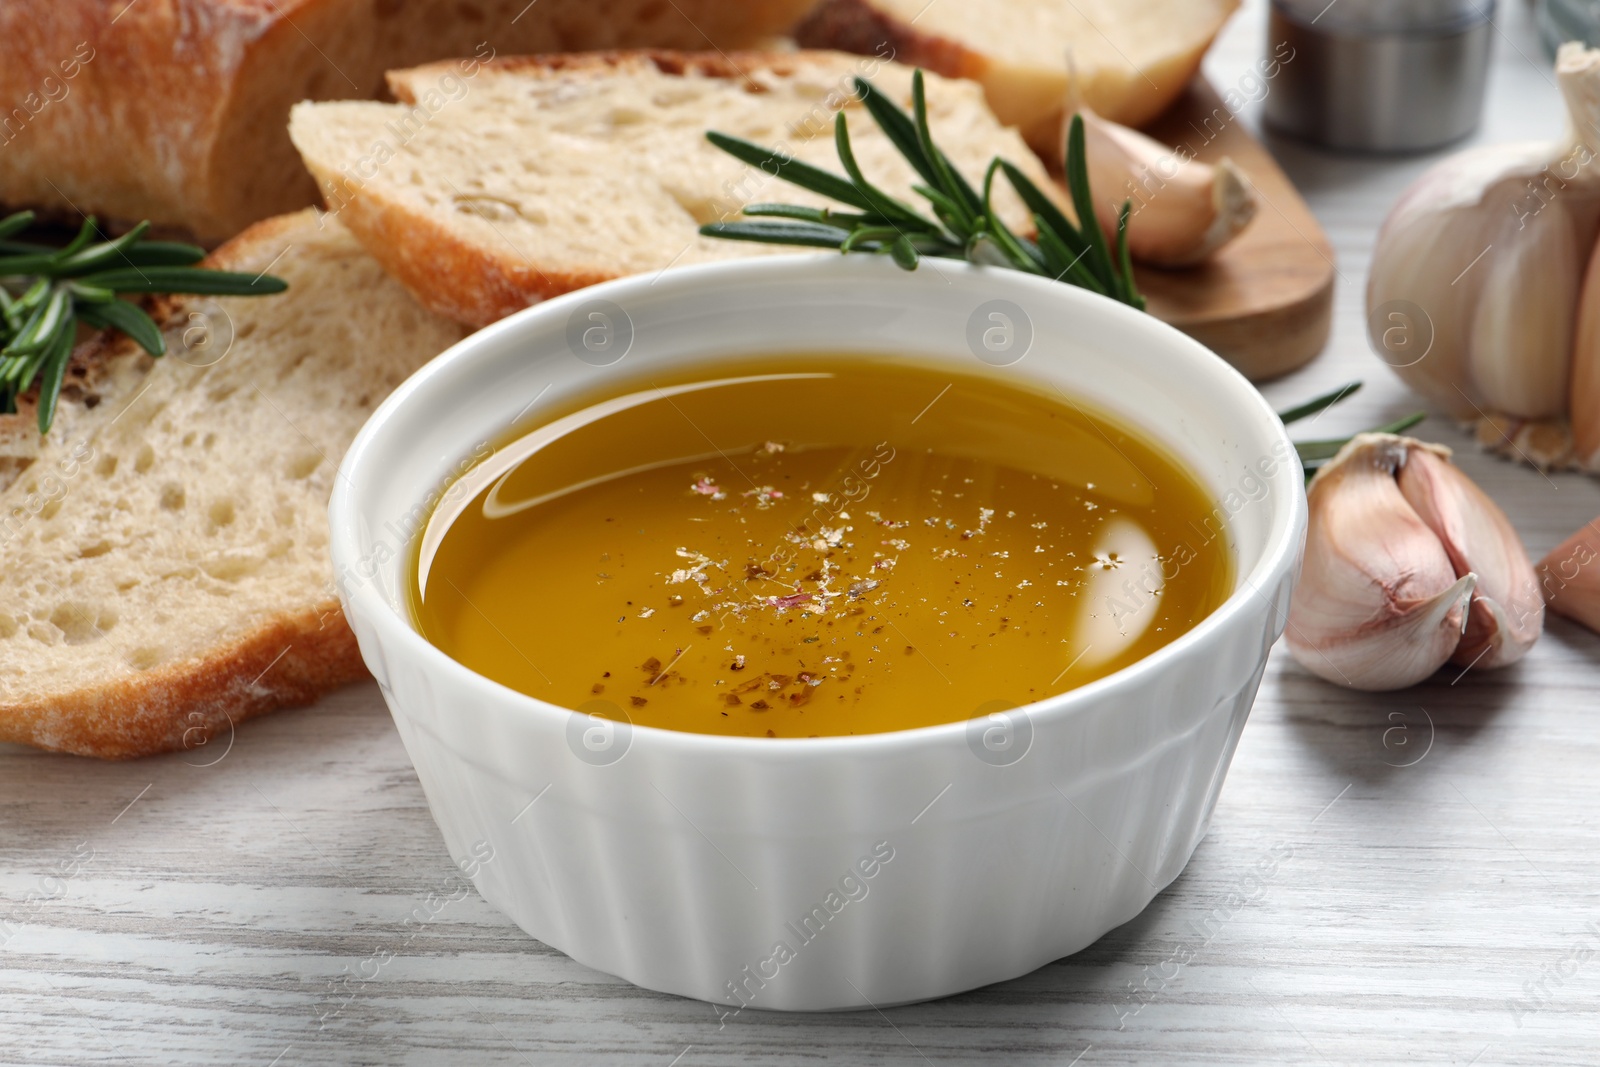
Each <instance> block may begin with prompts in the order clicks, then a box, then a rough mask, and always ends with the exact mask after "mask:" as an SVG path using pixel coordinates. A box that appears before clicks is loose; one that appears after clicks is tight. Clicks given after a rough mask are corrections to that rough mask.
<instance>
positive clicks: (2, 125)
mask: <svg viewBox="0 0 1600 1067" xmlns="http://www.w3.org/2000/svg"><path fill="white" fill-rule="evenodd" d="M812 2H814V0H667V2H663V0H537V3H535V2H532V0H5V2H4V3H0V109H3V111H0V205H10V206H13V207H35V208H43V209H53V210H55V211H57V212H59V213H61V214H64V215H71V216H74V217H75V216H77V215H78V214H81V213H95V214H98V215H100V216H101V217H102V218H103V219H105V218H109V219H113V220H123V221H138V220H139V219H145V218H148V219H151V220H153V221H155V222H156V223H157V224H158V225H160V226H162V227H164V228H167V229H176V230H182V231H185V232H187V233H189V234H191V235H192V236H194V237H196V238H198V239H200V240H201V241H202V242H204V243H206V244H212V243H215V242H217V241H220V240H222V239H225V238H227V237H230V236H232V235H233V234H235V233H237V232H238V231H239V230H240V229H242V228H243V227H244V226H246V225H247V224H249V223H251V222H254V221H256V220H258V219H262V218H266V217H268V216H270V215H274V214H278V213H280V212H284V211H289V210H292V209H294V208H298V207H304V206H307V205H309V204H311V203H313V202H314V201H315V198H316V189H315V187H314V186H313V185H312V184H311V180H310V178H308V177H307V176H306V174H305V171H304V169H303V168H302V167H301V166H300V163H299V160H298V159H297V158H296V156H295V153H294V149H293V148H291V147H290V145H289V139H288V137H287V136H286V134H285V133H284V124H285V122H286V121H287V119H288V114H289V107H290V105H291V104H294V103H295V102H297V101H300V100H305V99H313V100H329V99H341V98H356V99H364V98H369V97H375V96H379V95H381V93H382V91H383V72H384V71H386V70H389V69H392V68H395V67H404V66H409V65H412V64H416V63H424V62H427V61H430V60H435V59H445V58H456V57H466V58H465V59H463V60H462V61H461V63H460V66H459V69H458V73H459V74H460V76H461V77H463V78H465V79H467V80H468V82H470V80H471V76H472V73H473V72H474V71H475V70H476V69H477V64H478V63H479V62H480V61H481V60H482V59H484V58H486V57H488V56H492V55H494V54H495V53H496V52H500V53H514V52H564V51H574V50H581V49H592V48H622V47H636V46H657V47H665V48H721V49H733V48H740V47H750V46H752V45H754V44H756V43H758V42H760V41H762V40H763V39H765V38H766V37H768V36H769V35H771V34H775V33H781V32H784V31H786V30H787V29H788V28H789V27H791V26H792V25H793V24H794V22H795V21H796V20H797V19H798V18H799V17H800V16H801V15H803V14H804V12H805V11H806V10H807V9H808V8H809V6H810V5H811V3H812Z"/></svg>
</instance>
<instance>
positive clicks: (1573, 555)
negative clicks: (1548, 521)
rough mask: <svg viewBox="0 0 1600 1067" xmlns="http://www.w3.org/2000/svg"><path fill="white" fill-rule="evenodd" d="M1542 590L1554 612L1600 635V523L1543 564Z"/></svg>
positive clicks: (1564, 544) (1577, 535)
mask: <svg viewBox="0 0 1600 1067" xmlns="http://www.w3.org/2000/svg"><path fill="white" fill-rule="evenodd" d="M1539 589H1540V591H1541V592H1542V593H1543V594H1544V601H1545V604H1546V605H1548V606H1549V608H1550V610H1551V611H1553V612H1555V613H1556V614H1557V615H1565V616H1566V617H1567V618H1569V619H1572V620H1573V621H1574V622H1578V623H1582V624H1583V625H1584V626H1587V627H1588V628H1589V629H1591V630H1593V631H1595V632H1596V633H1600V519H1596V520H1595V521H1594V522H1591V523H1589V525H1587V526H1585V527H1584V528H1583V529H1581V530H1579V531H1578V532H1577V533H1575V534H1573V535H1572V536H1571V537H1569V538H1567V539H1566V540H1565V541H1563V542H1561V544H1559V545H1557V546H1556V547H1555V549H1553V550H1552V551H1551V553H1550V554H1549V555H1548V556H1546V557H1545V558H1544V559H1543V560H1541V561H1540V562H1539Z"/></svg>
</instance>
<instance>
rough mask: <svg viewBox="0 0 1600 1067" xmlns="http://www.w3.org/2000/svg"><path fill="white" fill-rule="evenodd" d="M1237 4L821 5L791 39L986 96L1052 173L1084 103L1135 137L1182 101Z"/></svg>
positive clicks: (852, 0) (918, 0)
mask: <svg viewBox="0 0 1600 1067" xmlns="http://www.w3.org/2000/svg"><path fill="white" fill-rule="evenodd" d="M1238 6H1239V0H1139V2H1137V3H1136V2H1133V0H960V2H959V3H932V4H930V3H928V2H927V0H823V2H822V3H821V4H820V6H818V7H817V8H815V9H814V10H813V11H812V13H811V15H810V16H809V17H808V18H807V19H806V21H805V22H803V23H801V25H800V26H799V28H798V29H797V30H796V31H795V35H796V37H797V38H798V39H799V41H800V43H801V44H802V45H804V46H806V47H809V48H839V49H843V50H845V51H848V52H859V53H862V54H864V55H892V56H893V57H894V58H895V59H897V60H898V61H900V62H901V63H910V64H913V65H916V66H921V67H926V68H928V69H929V70H936V71H938V72H939V73H940V74H944V75H947V76H949V77H952V78H973V79H975V80H977V81H979V82H981V83H982V84H983V87H984V91H985V92H986V93H987V95H988V98H989V106H990V107H992V108H993V109H994V113H995V114H996V115H998V116H999V117H1000V121H1002V122H1004V123H1005V124H1006V125H1008V126H1016V127H1018V128H1019V129H1021V130H1022V132H1023V134H1024V135H1025V136H1026V137H1027V138H1028V143H1029V144H1031V145H1033V146H1034V148H1035V149H1036V150H1037V151H1038V152H1039V154H1040V155H1041V156H1043V157H1044V158H1045V159H1048V160H1050V161H1051V162H1052V165H1058V164H1057V162H1056V161H1058V160H1059V159H1060V157H1061V154H1062V148H1063V141H1062V138H1061V121H1062V117H1063V114H1064V111H1065V109H1066V106H1067V101H1068V99H1069V98H1070V97H1071V95H1072V91H1073V88H1074V82H1075V84H1076V90H1077V92H1078V94H1079V97H1078V98H1079V99H1081V100H1082V102H1083V103H1085V104H1087V105H1088V106H1089V107H1091V108H1093V109H1094V111H1095V112H1096V113H1097V114H1099V115H1101V116H1103V117H1105V118H1107V119H1110V120H1111V121H1112V122H1118V123H1121V124H1122V125H1124V126H1142V125H1144V124H1145V123H1147V122H1149V121H1151V120H1152V119H1154V118H1155V117H1156V116H1157V115H1159V114H1161V113H1162V112H1163V111H1165V110H1166V109H1167V108H1168V107H1169V106H1170V105H1171V104H1172V102H1173V101H1174V100H1176V99H1177V98H1178V97H1179V96H1180V95H1182V93H1183V91H1184V89H1185V88H1187V87H1188V85H1189V81H1190V80H1191V79H1192V78H1193V77H1194V75H1195V72H1196V71H1198V70H1199V69H1200V60H1201V59H1202V58H1203V57H1204V56H1205V52H1206V49H1207V48H1209V47H1210V46H1211V41H1212V39H1213V38H1215V37H1216V35H1217V32H1218V31H1219V30H1221V29H1222V26H1223V24H1224V23H1225V22H1227V21H1228V16H1230V15H1231V14H1233V12H1234V10H1235V9H1236V8H1237V7H1238Z"/></svg>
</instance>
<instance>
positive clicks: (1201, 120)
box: [1136, 77, 1336, 381]
mask: <svg viewBox="0 0 1600 1067" xmlns="http://www.w3.org/2000/svg"><path fill="white" fill-rule="evenodd" d="M1145 132H1146V133H1148V134H1150V136H1152V137H1154V138H1156V139H1157V140H1159V141H1162V142H1164V143H1166V144H1170V145H1172V146H1174V147H1179V146H1185V147H1187V148H1188V149H1189V151H1191V152H1193V153H1194V156H1195V158H1197V159H1199V160H1201V161H1202V162H1206V163H1215V162H1216V161H1217V160H1219V159H1221V158H1223V157H1224V156H1226V157H1228V158H1229V159H1232V160H1233V162H1234V165H1235V166H1237V167H1238V168H1239V169H1240V170H1242V171H1243V172H1244V173H1245V175H1246V176H1248V177H1249V179H1250V182H1251V184H1252V185H1253V186H1254V187H1255V190H1256V195H1257V198H1258V200H1259V207H1258V209H1257V211H1256V217H1255V218H1254V219H1253V220H1252V221H1251V223H1250V226H1249V228H1248V229H1246V230H1245V231H1244V232H1243V233H1242V234H1240V235H1239V236H1238V237H1237V238H1236V239H1235V240H1234V241H1233V242H1232V243H1230V244H1229V245H1228V246H1227V247H1226V248H1223V249H1222V250H1221V251H1220V252H1218V253H1217V254H1216V255H1214V256H1212V257H1211V258H1210V259H1209V260H1207V261H1206V262H1205V263H1202V264H1200V265H1199V266H1197V267H1191V268H1188V269H1185V270H1158V269H1156V268H1152V267H1139V268H1137V269H1136V273H1137V276H1138V280H1139V288H1140V291H1141V292H1143V293H1144V295H1145V297H1146V298H1147V299H1148V301H1149V310H1150V312H1151V313H1152V314H1154V315H1155V316H1156V317H1157V318H1160V319H1162V320H1163V321H1165V322H1170V323H1171V324H1172V325H1174V326H1176V327H1178V328H1179V329H1180V330H1182V331H1183V332H1185V333H1187V334H1189V335H1190V336H1191V337H1193V338H1195V339H1196V340H1198V341H1199V342H1200V343H1202V344H1204V345H1206V346H1207V347H1208V348H1210V349H1212V350H1213V351H1215V352H1217V353H1218V354H1220V355H1221V356H1222V357H1223V358H1224V359H1226V360H1228V362H1230V363H1232V364H1233V365H1234V366H1235V367H1238V368H1239V370H1240V371H1242V372H1243V373H1244V374H1245V376H1246V377H1248V378H1250V379H1251V380H1252V381H1264V380H1266V379H1268V378H1275V377H1277V376H1278V375H1280V374H1287V373H1288V372H1289V371H1292V370H1295V369H1296V368H1298V367H1300V366H1302V365H1304V364H1305V363H1306V362H1308V361H1309V360H1311V359H1312V358H1313V357H1314V356H1316V355H1317V353H1319V352H1321V351H1322V348H1323V346H1324V345H1326V344H1327V342H1328V334H1329V332H1330V330H1331V329H1332V325H1333V284H1334V278H1335V273H1336V272H1335V270H1334V259H1333V247H1332V246H1331V245H1330V244H1329V243H1328V238H1327V236H1326V235H1325V234H1324V233H1323V232H1322V227H1321V226H1319V225H1318V224H1317V220H1316V217H1315V216H1314V215H1312V214H1311V209H1310V208H1309V207H1307V206H1306V203H1305V201H1304V200H1302V199H1300V194H1299V193H1298V192H1296V191H1295V188H1294V184H1293V183H1292V182H1290V181H1289V177H1288V175H1286V174H1284V173H1283V170H1282V169H1281V168H1279V166H1278V164H1277V162H1276V161H1275V160H1273V158H1272V155H1271V153H1269V152H1268V151H1267V150H1266V148H1265V147H1263V146H1262V144H1261V142H1259V141H1257V140H1256V139H1255V137H1253V136H1252V135H1251V134H1250V132H1249V131H1248V130H1246V129H1245V128H1244V127H1243V125H1241V124H1240V122H1239V121H1238V119H1236V118H1235V117H1234V116H1233V115H1232V113H1230V112H1229V110H1228V108H1227V107H1226V106H1225V105H1224V104H1223V102H1222V98H1221V97H1220V96H1218V95H1217V92H1216V90H1215V89H1213V88H1212V87H1211V85H1210V83H1208V82H1207V81H1206V80H1205V79H1204V77H1200V78H1196V79H1195V81H1194V83H1193V84H1192V85H1191V86H1190V87H1189V91H1188V92H1187V93H1185V94H1184V95H1183V96H1182V97H1180V98H1179V99H1178V102H1177V103H1176V104H1174V105H1173V106H1172V108H1171V110H1169V111H1168V112H1167V113H1166V114H1164V115H1162V116H1161V118H1159V119H1157V120H1156V121H1155V122H1154V123H1153V124H1151V125H1150V126H1149V127H1147V128H1146V130H1145Z"/></svg>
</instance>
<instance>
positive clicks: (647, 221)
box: [290, 52, 1050, 326]
mask: <svg viewBox="0 0 1600 1067" xmlns="http://www.w3.org/2000/svg"><path fill="white" fill-rule="evenodd" d="M911 74H912V72H911V70H910V69H909V68H907V67H902V66H899V65H897V64H894V63H884V62H880V61H878V60H875V59H871V58H863V57H859V56H847V55H842V54H840V53H837V52H798V53H730V54H728V55H723V54H720V53H700V54H684V53H671V52H622V53H609V54H593V55H577V56H541V57H529V58H505V59H498V60H495V61H494V62H492V63H486V64H484V65H483V67H482V69H481V70H480V71H479V72H478V74H477V77H476V79H475V81H474V83H473V85H472V87H471V89H470V91H463V92H462V94H461V96H460V98H459V99H458V100H456V101H455V102H453V103H444V102H443V101H446V100H448V99H449V96H450V92H451V89H452V86H454V87H455V88H456V89H457V91H460V90H459V84H458V83H454V82H452V79H453V78H454V71H453V69H452V67H451V66H450V65H449V64H440V65H435V66H428V67H422V68H420V69H414V70H405V71H398V72H395V73H393V74H391V75H390V79H389V83H390V86H391V88H392V89H393V91H394V95H395V96H396V97H397V98H398V99H399V100H400V101H401V103H400V104H380V103H371V102H354V101H350V102H340V103H321V104H318V103H307V104H300V105H298V106H296V107H295V109H294V112H293V115H292V117H291V119H290V136H291V137H292V138H293V140H294V143H295V146H296V147H297V148H299V149H300V152H301V154H302V155H303V156H304V158H305V161H306V165H307V166H308V167H309V168H310V169H311V172H312V173H313V174H315V175H316V176H317V179H318V181H319V183H320V184H321V186H322V190H323V197H324V199H325V201H326V203H327V205H328V209H329V211H330V212H332V213H334V214H336V215H337V217H338V218H339V219H340V220H341V221H342V222H343V223H344V224H345V225H346V226H347V227H348V228H349V229H350V230H351V231H352V232H354V233H355V234H356V236H357V237H359V238H360V239H361V241H362V243H363V244H365V245H366V246H367V249H368V251H369V252H371V253H372V255H373V256H374V257H376V258H377V259H378V260H379V261H380V262H382V263H383V265H384V266H385V267H386V268H387V269H388V270H389V271H390V273H392V274H393V275H394V276H395V277H397V278H399V279H400V280H401V281H402V282H404V283H405V284H406V286H407V287H408V288H409V289H410V290H411V291H412V293H413V294H415V295H416V297H417V299H418V300H419V301H421V302H422V303H423V304H425V305H426V306H427V307H429V308H431V309H432V310H434V311H437V312H439V313H440V314H443V315H448V316H450V317H452V318H455V319H458V320H460V321H462V322H466V323H470V324H472V325H476V326H482V325H486V324H487V323H490V322H493V321H495V320H496V319H499V318H501V317H503V316H505V315H508V314H510V313H512V312H514V311H517V310H520V309H521V308H523V307H526V306H528V305H529V304H532V303H535V302H537V301H539V300H541V299H545V298H549V297H553V296H557V295H559V294H561V293H565V292H568V291H570V290H573V289H577V288H580V287H582V286H586V285H592V284H594V283H596V282H601V281H605V280H607V279H609V278H616V277H620V276H622V275H627V274H637V273H640V272H644V271H655V270H662V269H664V268H666V267H669V266H674V265H684V264H690V263H704V262H707V261H711V260H719V259H729V258H733V257H737V256H750V255H762V254H772V253H793V252H795V251H796V249H793V248H786V247H781V246H777V247H775V246H771V245H759V244H749V243H746V242H732V241H724V240H718V239H714V238H708V237H703V236H701V235H700V233H699V227H700V225H701V224H703V223H707V222H712V221H716V220H719V219H735V218H738V217H739V212H740V210H741V208H743V207H744V205H746V204H749V203H752V202H755V201H761V200H766V201H773V200H776V201H783V202H791V203H801V204H807V205H813V206H818V207H822V206H830V201H828V200H826V199H825V198H822V197H819V196H816V195H813V194H810V193H807V192H805V191H804V190H801V189H799V188H797V187H795V186H793V185H790V184H788V183H786V182H783V181H780V180H777V179H775V178H773V177H772V176H771V175H770V174H768V173H766V172H765V171H764V170H763V169H762V168H759V167H753V166H748V165H746V164H744V163H741V162H739V161H738V160H736V159H734V158H733V157H731V156H729V155H727V154H725V153H723V152H722V151H720V150H719V149H717V148H716V147H715V146H713V145H712V144H710V143H709V142H708V141H707V140H706V136H705V135H706V131H707V130H709V129H714V130H720V131H722V132H724V133H729V134H733V135H736V136H739V137H743V138H745V139H747V140H750V141H754V142H756V143H758V144H761V145H763V146H767V147H777V148H781V149H783V150H784V151H787V152H789V153H790V154H791V155H794V156H796V157H798V158H800V159H803V160H805V161H807V162H809V163H813V164H816V165H818V166H821V167H825V168H827V169H829V170H832V171H834V172H839V171H840V166H839V161H838V154H837V151H836V149H835V146H834V137H833V124H834V115H835V113H836V112H837V111H839V110H840V109H841V108H843V109H844V110H845V112H846V113H847V115H848V121H849V126H850V133H851V139H852V142H853V144H854V150H855V155H856V158H857V160H858V162H859V163H860V165H861V168H862V170H863V171H864V172H865V173H866V174H867V175H868V176H869V177H870V178H871V179H872V180H873V181H874V182H876V183H878V184H879V186H880V187H881V188H883V189H885V190H886V191H888V192H889V193H891V194H892V195H895V196H898V197H900V198H901V199H903V200H905V201H907V202H913V203H921V202H922V201H921V200H920V198H919V197H917V195H916V194H915V193H914V192H913V191H912V185H913V184H914V183H915V182H917V181H918V180H919V179H918V178H917V176H916V174H915V172H914V171H913V170H912V169H911V167H910V165H909V164H907V163H906V161H905V159H904V158H903V157H902V156H901V155H900V153H899V152H898V151H897V150H896V149H895V148H894V146H893V144H892V143H891V142H890V141H889V139H888V138H887V137H885V136H884V135H883V133H882V132H881V131H880V130H879V129H878V127H877V126H876V124H874V122H873V121H872V118H871V116H870V115H868V114H867V113H866V111H865V109H864V108H863V107H862V106H861V105H860V103H859V101H857V100H856V99H855V97H854V96H853V80H852V79H853V78H854V76H856V75H863V76H866V77H868V78H870V80H871V81H872V82H873V84H874V85H876V86H877V87H878V88H880V89H881V90H883V91H884V92H885V93H887V94H888V95H890V96H891V97H892V98H894V99H896V100H897V101H898V102H900V103H901V104H903V105H909V98H910V86H911ZM927 99H928V110H929V121H930V125H931V126H932V128H933V131H934V136H935V138H936V139H937V141H938V142H939V144H940V145H941V146H942V147H943V148H944V149H945V151H946V152H947V153H948V154H949V155H950V157H951V159H952V161H953V162H954V163H955V164H956V166H957V167H958V168H959V169H961V170H962V171H964V172H965V173H966V175H967V176H968V177H969V178H970V179H972V181H973V182H974V183H975V184H976V183H978V182H980V181H981V180H982V177H983V173H984V168H985V167H986V166H987V165H988V163H989V161H990V160H991V159H992V158H993V157H994V156H995V155H1002V156H1005V157H1007V158H1008V159H1011V160H1012V161H1014V162H1015V163H1016V164H1017V165H1018V166H1020V167H1022V168H1023V169H1024V170H1026V171H1028V172H1029V174H1030V175H1031V176H1032V177H1034V179H1035V180H1036V181H1037V182H1038V183H1039V184H1040V185H1041V186H1048V185H1049V184H1050V183H1049V181H1048V180H1047V177H1046V175H1045V173H1044V170H1043V168H1042V167H1041V166H1040V164H1039V162H1038V161H1037V160H1036V159H1034V158H1033V156H1032V154H1031V153H1030V152H1029V151H1028V148H1027V146H1026V145H1025V144H1024V143H1023V142H1022V140H1021V138H1020V137H1018V136H1017V134H1016V132H1015V131H1013V130H1008V129H1005V128H1003V127H1001V126H1000V124H999V123H998V122H996V121H995V119H994V116H993V115H992V114H990V112H989V109H988V108H987V107H986V106H985V104H984V102H983V92H982V90H981V89H980V88H979V87H978V86H977V85H976V84H975V83H972V82H957V81H949V80H947V79H944V78H940V77H938V76H937V75H934V76H930V77H929V79H928V84H927ZM995 203H996V206H997V208H998V210H999V211H1000V213H1001V216H1002V217H1003V218H1004V219H1005V220H1006V221H1007V222H1008V223H1010V224H1011V225H1012V226H1013V227H1015V228H1016V229H1018V230H1019V231H1022V232H1032V228H1033V227H1032V223H1031V221H1030V218H1029V215H1028V213H1027V211H1026V210H1025V209H1024V208H1023V205H1022V203H1021V201H1020V200H1018V199H1017V198H1016V196H1015V195H1014V194H1013V193H1012V192H1011V190H1010V188H1009V187H1008V186H1006V184H1005V182H1004V180H1003V179H1002V180H1000V181H998V182H997V183H996V195H995ZM831 206H833V207H839V206H840V205H838V204H831ZM924 269H933V268H924Z"/></svg>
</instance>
